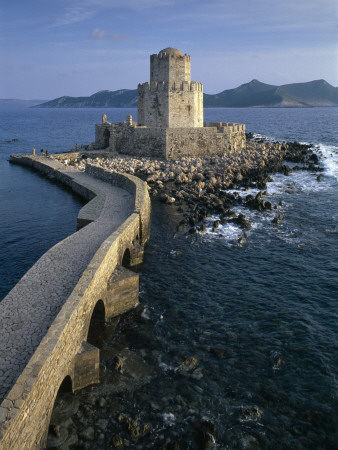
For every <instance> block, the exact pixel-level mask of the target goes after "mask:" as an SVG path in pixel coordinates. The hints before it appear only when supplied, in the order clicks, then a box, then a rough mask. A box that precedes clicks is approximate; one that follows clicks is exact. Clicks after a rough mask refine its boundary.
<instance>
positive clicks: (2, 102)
mask: <svg viewBox="0 0 338 450" xmlns="http://www.w3.org/2000/svg"><path fill="white" fill-rule="evenodd" d="M45 101H46V100H20V99H18V98H0V107H6V108H13V107H14V108H15V107H25V108H29V107H31V106H36V105H39V104H40V103H41V102H45Z"/></svg>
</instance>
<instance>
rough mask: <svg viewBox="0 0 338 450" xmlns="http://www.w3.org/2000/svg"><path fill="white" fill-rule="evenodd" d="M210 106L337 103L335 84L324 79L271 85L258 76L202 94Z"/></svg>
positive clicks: (326, 104) (302, 105) (319, 104)
mask: <svg viewBox="0 0 338 450" xmlns="http://www.w3.org/2000/svg"><path fill="white" fill-rule="evenodd" d="M204 106H205V107H206V108H208V107H209V108H210V107H269V106H270V107H309V106H338V88H336V87H333V86H331V85H330V84H329V83H327V82H326V81H325V80H316V81H309V82H307V83H294V84H284V85H282V86H274V85H271V84H264V83H261V82H260V81H258V80H252V81H250V83H246V84H242V85H241V86H239V87H237V88H235V89H228V90H226V91H223V92H220V93H219V94H215V95H208V94H205V95H204Z"/></svg>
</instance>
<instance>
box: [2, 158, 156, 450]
mask: <svg viewBox="0 0 338 450" xmlns="http://www.w3.org/2000/svg"><path fill="white" fill-rule="evenodd" d="M28 159H29V158H28ZM16 162H17V163H21V164H23V165H29V166H31V167H32V166H35V167H36V168H38V167H39V169H40V170H41V171H42V172H43V173H48V174H49V171H50V170H52V171H53V167H51V165H52V163H51V165H48V164H46V165H45V164H44V163H43V162H40V161H37V160H35V159H33V158H31V159H30V161H28V160H27V158H26V157H22V159H21V160H20V157H18V158H17V161H16ZM93 172H95V170H93ZM54 174H55V176H57V177H59V176H60V179H64V181H65V182H66V184H67V185H72V181H71V180H70V178H71V177H70V176H68V175H67V174H65V173H63V174H62V173H59V174H58V173H57V170H54ZM101 178H102V177H101ZM108 178H109V179H110V180H111V181H113V182H114V183H116V184H117V185H121V184H122V186H124V187H126V188H128V189H129V190H130V191H133V192H135V211H134V212H133V213H132V214H131V216H129V218H128V219H127V220H125V222H124V223H123V224H122V225H121V226H120V227H119V228H118V229H117V230H116V231H115V232H114V233H112V234H111V235H110V236H109V237H108V238H107V239H106V240H105V241H104V242H103V243H102V245H101V246H100V248H99V249H98V251H97V252H96V253H95V255H94V257H93V258H92V260H91V261H90V263H89V265H88V267H87V269H86V270H85V271H84V272H83V275H82V276H81V278H80V280H79V282H78V283H77V284H76V286H75V288H74V290H73V292H72V293H71V295H70V296H69V297H68V299H67V300H66V302H65V303H64V305H63V307H62V309H61V310H60V312H59V314H58V315H57V316H56V318H55V320H54V321H53V323H52V325H51V326H50V328H49V330H48V332H47V334H46V335H45V337H44V338H43V339H42V341H41V343H40V345H39V346H38V348H37V349H36V351H35V353H34V354H33V356H32V357H31V359H30V361H29V362H28V364H27V366H26V367H25V369H24V371H23V372H22V373H21V375H20V376H19V378H18V379H17V381H16V383H15V384H14V386H13V387H12V389H11V390H10V392H9V393H8V395H7V396H6V398H5V400H4V401H3V402H2V403H1V405H0V448H1V449H4V450H7V449H11V450H21V449H38V448H43V447H44V445H45V439H46V434H47V430H48V425H49V420H50V416H51V413H52V409H53V405H54V401H55V398H56V395H57V392H58V389H59V387H60V385H61V383H62V381H63V380H64V379H65V377H67V376H70V378H71V380H72V384H73V388H75V380H76V376H77V374H76V369H77V365H79V358H80V361H81V354H83V351H84V346H83V343H84V341H86V339H87V333H88V328H89V324H90V320H91V316H92V312H93V310H94V308H95V305H96V303H97V302H98V301H99V300H102V301H103V302H104V303H106V302H108V301H109V296H107V285H108V284H109V280H111V275H112V273H113V272H114V269H115V267H116V266H117V265H120V264H121V263H122V259H123V255H124V253H125V250H126V249H131V248H132V246H133V243H134V242H135V240H137V238H138V237H140V236H141V235H142V240H143V242H144V241H145V240H146V239H147V238H148V233H149V220H150V217H149V215H150V200H149V196H148V194H147V189H146V186H145V183H143V182H141V180H138V179H135V177H131V176H127V177H126V179H125V178H124V176H123V175H122V174H113V173H109V176H108ZM133 184H134V186H133ZM77 189H79V188H77ZM84 192H85V193H86V192H88V187H87V186H84ZM86 195H87V194H86ZM92 195H95V193H94V192H93V191H92V192H91V194H90V196H92ZM132 282H133V281H132ZM133 284H135V283H134V282H133ZM137 301H138V300H137V299H136V303H137ZM113 306H114V305H113ZM127 306H128V307H130V306H135V305H129V304H128V302H127ZM125 307H126V304H125V302H124V304H123V305H122V308H120V309H117V310H116V309H114V308H112V305H109V304H105V309H106V311H109V310H113V311H114V314H120V313H121V312H124V311H125V309H124V310H123V308H125ZM106 317H107V313H106ZM87 346H88V344H87ZM89 347H90V346H89ZM96 365H97V362H96V363H95V366H96Z"/></svg>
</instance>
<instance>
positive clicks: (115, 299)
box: [105, 266, 139, 319]
mask: <svg viewBox="0 0 338 450" xmlns="http://www.w3.org/2000/svg"><path fill="white" fill-rule="evenodd" d="M138 297H139V275H138V274H137V273H135V272H133V271H131V270H129V269H126V268H125V267H122V266H117V267H116V268H115V271H114V273H113V274H112V276H111V277H110V279H109V281H108V286H107V291H106V294H105V305H106V309H107V311H106V313H107V318H108V319H109V318H111V317H114V316H117V315H120V314H123V313H125V312H126V311H128V310H129V309H131V308H134V307H135V306H137V305H138V302H139V299H138Z"/></svg>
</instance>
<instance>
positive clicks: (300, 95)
mask: <svg viewBox="0 0 338 450" xmlns="http://www.w3.org/2000/svg"><path fill="white" fill-rule="evenodd" d="M136 106H137V89H120V90H118V91H99V92H97V93H96V94H93V95H91V96H90V97H60V98H56V99H55V100H51V101H49V102H46V103H42V104H40V105H37V106H35V107H36V108H133V107H136ZM204 106H205V107H206V108H214V107H219V108H220V107H237V108H240V107H309V106H338V88H336V87H333V86H331V85H330V84H329V83H327V82H326V81H325V80H315V81H309V82H307V83H293V84H284V85H282V86H274V85H271V84H265V83H261V82H260V81H258V80H252V81H250V82H249V83H245V84H242V85H241V86H239V87H237V88H235V89H227V90H225V91H222V92H220V93H219V94H214V95H210V94H204Z"/></svg>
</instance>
